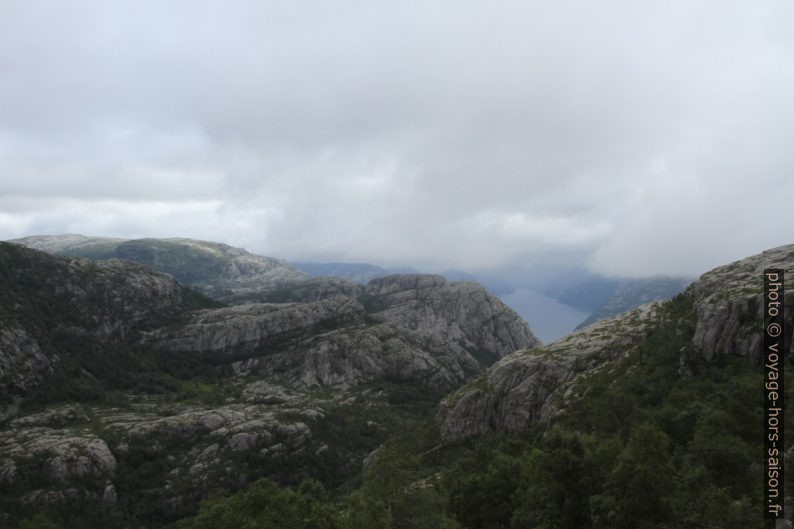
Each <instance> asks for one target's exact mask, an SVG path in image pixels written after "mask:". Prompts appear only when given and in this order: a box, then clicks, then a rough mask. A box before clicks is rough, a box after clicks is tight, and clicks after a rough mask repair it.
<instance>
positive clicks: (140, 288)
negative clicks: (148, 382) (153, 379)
mask: <svg viewBox="0 0 794 529" xmlns="http://www.w3.org/2000/svg"><path fill="white" fill-rule="evenodd" d="M211 306H217V303H214V302H212V301H210V300H209V299H206V298H204V297H203V296H201V295H199V294H197V293H195V292H193V291H191V290H190V289H188V288H186V287H183V286H182V285H180V284H179V283H177V282H176V281H175V280H174V279H173V278H172V277H170V276H168V275H165V274H161V273H157V272H153V271H151V270H149V269H147V268H145V267H143V266H141V265H138V264H135V263H130V262H127V261H121V260H118V259H115V260H109V261H102V262H96V263H95V262H92V261H89V260H85V259H75V258H52V257H50V256H48V255H47V254H44V253H42V252H39V251H36V250H31V249H28V248H25V247H24V246H21V245H17V244H12V243H2V242H0V344H2V348H0V389H2V390H3V391H2V393H5V394H7V392H12V393H13V392H16V391H18V390H27V389H31V388H32V387H33V386H34V385H36V383H38V382H40V381H41V379H42V378H43V377H45V376H46V375H49V374H52V373H53V366H54V364H57V363H58V362H60V361H61V359H62V358H61V357H63V356H64V355H69V352H68V346H69V345H70V344H71V343H72V342H73V341H75V340H79V339H81V338H87V339H90V340H93V341H95V342H97V343H100V342H114V341H124V340H126V339H128V338H130V337H131V336H133V335H134V334H135V333H138V332H141V331H144V330H146V329H150V328H153V327H159V326H162V325H164V324H167V323H170V322H172V321H175V320H177V319H178V318H179V317H181V315H182V314H183V313H184V312H185V311H188V310H192V309H195V308H201V307H211Z"/></svg>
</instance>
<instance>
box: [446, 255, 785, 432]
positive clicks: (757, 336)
mask: <svg viewBox="0 0 794 529" xmlns="http://www.w3.org/2000/svg"><path fill="white" fill-rule="evenodd" d="M765 268H781V269H783V270H784V271H785V273H786V286H787V289H788V290H789V291H790V292H789V294H788V295H787V296H786V301H787V309H786V312H785V323H786V332H787V336H788V343H787V344H786V350H787V351H788V352H789V354H791V338H790V337H791V335H792V332H794V305H793V304H794V295H792V293H791V291H792V285H794V245H788V246H782V247H779V248H774V249H772V250H767V251H765V252H763V253H761V254H758V255H754V256H751V257H748V258H746V259H742V260H740V261H737V262H735V263H731V264H729V265H726V266H722V267H719V268H716V269H714V270H712V271H710V272H707V273H706V274H703V275H702V276H701V277H700V278H699V279H698V280H697V281H695V282H694V283H692V284H691V285H690V286H689V287H688V288H687V289H686V290H685V291H684V292H683V294H682V295H683V296H685V297H686V298H688V300H689V301H690V302H691V304H692V307H693V309H694V322H693V323H694V333H693V337H692V346H691V348H687V349H685V350H682V352H681V358H680V369H679V371H680V373H681V376H687V375H688V374H690V373H691V372H692V371H693V370H694V369H695V366H697V365H703V364H709V363H712V362H715V361H717V360H719V359H720V358H722V357H725V356H749V357H757V356H758V355H760V354H761V344H762V339H763V336H762V327H763V314H762V304H763V296H762V292H763V270H764V269H765ZM660 303H662V302H658V303H654V304H649V305H644V306H642V307H640V308H639V309H635V310H633V311H630V312H627V313H625V314H622V315H620V316H616V317H613V318H610V319H607V320H603V321H600V322H597V323H594V324H592V325H590V326H587V327H585V328H583V329H581V330H579V331H576V332H574V333H572V334H570V335H568V336H566V337H564V338H562V339H561V340H558V341H557V342H554V343H552V344H549V345H547V346H545V347H540V348H535V349H530V350H523V351H518V352H515V353H512V354H510V355H507V356H506V357H504V358H503V359H502V360H500V361H499V362H497V363H496V364H494V365H493V366H492V367H491V368H490V369H489V370H488V372H487V373H486V374H485V375H484V376H483V377H480V378H479V379H477V380H475V381H474V382H471V383H469V384H467V385H466V386H464V387H463V388H461V389H460V390H458V391H456V392H455V393H453V394H452V395H450V396H448V397H447V398H446V399H445V400H444V402H442V405H441V409H440V411H439V415H438V421H439V424H440V427H441V430H442V434H443V435H444V437H445V438H446V439H449V440H454V439H461V438H464V437H468V436H472V435H477V434H481V433H485V432H489V431H497V432H519V431H523V430H526V429H527V428H528V427H529V426H530V425H531V424H535V423H538V422H543V421H547V420H549V419H551V418H553V417H554V416H555V415H556V414H558V413H561V412H563V411H564V407H565V406H566V403H567V402H568V401H569V400H570V394H569V388H571V387H572V384H573V383H574V382H575V381H576V380H578V379H580V378H581V377H583V376H587V375H588V374H590V373H593V372H595V371H597V370H599V369H601V368H603V367H604V366H607V365H609V364H610V363H612V362H615V361H617V360H620V359H621V358H622V357H624V356H625V355H626V354H628V353H629V352H631V351H632V349H633V348H635V347H636V346H638V345H639V344H641V343H642V342H643V341H644V340H645V338H646V337H647V335H648V333H649V332H650V331H652V330H653V328H654V326H655V325H658V324H659V323H660V321H661V318H662V316H661V310H660V309H661V307H662V305H661V304H660Z"/></svg>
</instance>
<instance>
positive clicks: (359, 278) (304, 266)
mask: <svg viewBox="0 0 794 529" xmlns="http://www.w3.org/2000/svg"><path fill="white" fill-rule="evenodd" d="M292 265H293V266H294V267H295V268H297V269H298V270H300V271H302V272H305V273H306V274H308V275H310V276H311V277H319V276H331V277H338V278H340V279H344V280H346V281H350V282H353V283H359V284H367V283H368V282H370V281H371V280H373V279H375V278H377V277H383V276H387V275H389V274H391V273H392V272H389V271H388V270H386V269H385V268H381V267H380V266H377V265H374V264H369V263H318V262H295V263H292Z"/></svg>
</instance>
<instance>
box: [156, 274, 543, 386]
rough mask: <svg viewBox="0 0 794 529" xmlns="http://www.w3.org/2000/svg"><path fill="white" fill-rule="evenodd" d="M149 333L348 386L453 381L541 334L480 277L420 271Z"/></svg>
mask: <svg viewBox="0 0 794 529" xmlns="http://www.w3.org/2000/svg"><path fill="white" fill-rule="evenodd" d="M354 292H359V291H354ZM149 340H151V342H150V343H152V344H153V345H154V346H155V347H158V348H161V349H164V350H166V351H175V352H193V353H195V354H208V353H209V354H217V355H218V356H219V357H226V358H228V359H229V360H233V361H234V364H233V365H234V369H235V371H236V372H237V373H238V374H242V375H256V376H260V377H267V378H269V379H272V380H274V381H275V382H277V383H279V384H284V385H288V386H290V385H291V386H296V387H301V388H309V387H313V386H328V387H334V388H343V389H344V388H349V387H352V386H354V385H356V384H360V383H363V382H367V381H371V380H373V379H376V378H382V377H388V378H394V379H399V380H408V381H415V382H420V383H422V384H425V385H428V386H430V387H433V388H435V389H438V388H442V389H451V388H452V387H454V386H455V385H457V384H460V383H461V382H463V381H464V380H465V379H466V378H467V377H468V376H470V375H471V374H473V373H477V372H479V371H481V370H482V369H483V367H485V366H486V365H487V364H490V363H492V362H494V361H496V360H498V359H499V358H501V357H502V356H504V355H505V354H507V353H509V352H512V351H514V350H516V349H519V348H522V347H532V346H534V345H537V344H538V343H539V342H538V341H537V339H536V338H535V337H534V336H533V335H532V333H531V331H530V330H529V328H528V326H527V325H526V323H525V322H524V321H523V320H521V319H520V317H518V316H517V315H516V314H515V313H514V312H513V311H512V310H510V309H509V308H507V307H506V306H505V305H503V304H502V302H501V301H499V300H498V299H497V298H495V297H493V296H491V295H490V294H488V293H487V292H486V291H485V290H484V289H483V288H482V287H480V286H479V285H476V284H473V283H448V282H447V281H446V280H445V279H444V278H442V277H440V276H420V275H415V276H389V277H386V278H381V279H378V280H375V281H372V282H371V283H370V284H369V285H368V286H367V287H366V289H365V290H364V291H363V292H361V293H360V295H359V296H358V297H350V296H334V297H329V298H325V299H322V297H321V299H319V300H317V301H310V302H305V303H280V304H272V303H269V304H263V303H254V304H247V305H238V306H233V307H226V308H221V309H212V310H203V311H198V312H195V313H193V316H192V318H191V320H190V322H189V323H187V324H186V325H184V326H182V327H180V328H178V329H176V330H168V331H165V332H162V333H159V334H158V333H155V334H153V335H151V336H150V337H149Z"/></svg>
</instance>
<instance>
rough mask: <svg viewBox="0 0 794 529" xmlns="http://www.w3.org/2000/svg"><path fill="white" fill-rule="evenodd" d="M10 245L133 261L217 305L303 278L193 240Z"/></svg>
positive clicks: (282, 265)
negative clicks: (169, 276)
mask: <svg viewBox="0 0 794 529" xmlns="http://www.w3.org/2000/svg"><path fill="white" fill-rule="evenodd" d="M11 242H16V243H19V244H24V245H25V246H28V247H30V248H33V249H36V250H41V251H45V252H48V253H52V254H55V255H64V256H70V257H84V258H88V259H93V260H102V259H114V258H117V259H125V260H128V261H134V262H136V263H140V264H142V265H144V266H146V267H148V268H150V269H152V270H155V271H158V272H164V273H166V274H171V275H172V276H174V278H175V279H176V280H177V281H179V282H180V283H183V284H185V285H187V286H189V287H191V288H193V289H195V290H198V291H199V292H201V293H202V294H205V295H207V296H209V297H212V298H214V299H218V300H221V301H234V300H236V299H237V298H240V297H245V296H249V297H250V296H255V295H259V294H266V293H268V292H271V291H273V290H276V289H278V288H280V287H282V286H286V285H291V284H292V283H295V282H299V281H303V280H305V279H308V278H309V276H308V275H307V274H305V273H304V272H301V271H300V270H298V269H296V268H294V267H293V266H291V265H289V264H288V263H287V262H286V261H281V260H278V259H273V258H270V257H263V256H261V255H255V254H251V253H249V252H247V251H246V250H242V249H240V248H234V247H232V246H229V245H227V244H222V243H216V242H209V241H197V240H193V239H182V238H174V239H134V240H124V239H109V238H103V237H84V236H82V235H41V236H32V237H25V238H22V239H17V240H15V241H11Z"/></svg>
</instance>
